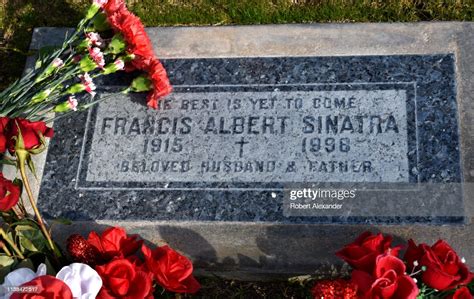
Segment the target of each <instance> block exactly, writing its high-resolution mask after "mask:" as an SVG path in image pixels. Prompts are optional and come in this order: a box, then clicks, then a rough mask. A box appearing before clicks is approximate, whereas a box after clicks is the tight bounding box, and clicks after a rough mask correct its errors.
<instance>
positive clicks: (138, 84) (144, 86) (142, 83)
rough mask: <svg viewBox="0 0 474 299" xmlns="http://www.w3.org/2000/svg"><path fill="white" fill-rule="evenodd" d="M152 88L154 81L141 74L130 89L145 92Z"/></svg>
mask: <svg viewBox="0 0 474 299" xmlns="http://www.w3.org/2000/svg"><path fill="white" fill-rule="evenodd" d="M151 88H152V83H151V81H150V79H148V78H146V77H144V76H139V77H137V78H135V79H134V80H133V82H132V84H131V85H130V89H131V91H133V92H144V91H149V90H151Z"/></svg>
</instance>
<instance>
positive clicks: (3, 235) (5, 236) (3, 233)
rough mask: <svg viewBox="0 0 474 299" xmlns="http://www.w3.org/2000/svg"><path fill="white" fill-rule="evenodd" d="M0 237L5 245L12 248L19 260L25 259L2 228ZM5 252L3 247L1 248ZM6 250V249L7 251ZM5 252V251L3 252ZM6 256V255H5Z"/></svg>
mask: <svg viewBox="0 0 474 299" xmlns="http://www.w3.org/2000/svg"><path fill="white" fill-rule="evenodd" d="M0 235H1V236H2V238H3V239H4V240H5V241H7V243H8V244H9V245H10V246H11V247H12V248H13V251H15V253H16V255H18V257H19V258H21V259H22V260H24V259H25V256H24V255H23V254H22V253H21V251H20V250H19V249H18V247H16V245H15V243H14V242H13V240H12V239H10V237H9V236H8V235H7V233H6V232H5V231H4V230H3V228H0ZM3 249H4V250H5V247H4V248H3ZM7 250H8V249H7ZM5 252H6V251H5ZM7 254H8V253H7Z"/></svg>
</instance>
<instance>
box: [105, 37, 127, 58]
mask: <svg viewBox="0 0 474 299" xmlns="http://www.w3.org/2000/svg"><path fill="white" fill-rule="evenodd" d="M125 46H126V44H125V41H124V39H123V37H122V35H120V34H116V35H114V37H113V38H112V40H111V41H110V43H109V46H108V47H107V51H106V52H107V53H112V54H120V53H122V52H123V51H124V50H125Z"/></svg>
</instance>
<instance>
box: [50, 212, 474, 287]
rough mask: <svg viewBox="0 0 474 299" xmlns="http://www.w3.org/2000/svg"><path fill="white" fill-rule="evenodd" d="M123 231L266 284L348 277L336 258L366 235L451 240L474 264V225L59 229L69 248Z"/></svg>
mask: <svg viewBox="0 0 474 299" xmlns="http://www.w3.org/2000/svg"><path fill="white" fill-rule="evenodd" d="M113 225H120V226H122V227H124V228H126V229H127V231H128V232H130V233H138V234H140V235H141V236H142V237H143V239H144V240H146V242H149V243H152V244H160V245H162V244H164V243H167V244H169V245H170V246H172V247H173V248H175V249H177V250H179V251H181V252H184V253H185V254H186V255H187V256H189V257H190V258H191V259H192V260H193V262H194V265H195V267H196V268H197V269H198V270H199V272H198V273H199V274H202V275H218V276H221V277H224V278H232V279H241V280H267V279H277V278H287V277H291V276H297V275H303V274H316V275H318V276H321V277H328V276H329V277H331V276H335V275H337V274H339V273H342V274H344V273H347V267H343V265H342V264H343V263H342V262H341V260H340V259H338V258H337V257H336V256H335V255H334V253H335V252H336V251H337V250H338V249H340V248H342V246H344V245H345V244H347V243H348V242H350V241H352V240H353V239H355V238H356V237H357V236H358V235H359V234H360V233H362V232H364V231H365V230H371V231H373V232H382V233H385V234H391V235H393V236H394V243H398V244H400V243H403V242H405V241H406V240H408V239H410V238H413V239H414V240H416V241H417V242H426V243H428V244H431V243H434V242H435V241H437V240H438V239H440V238H441V239H445V240H447V241H448V242H449V243H450V244H451V245H452V246H453V247H454V248H455V249H456V250H457V251H458V253H459V255H460V256H462V257H464V258H465V259H466V260H467V262H468V263H471V264H474V251H473V250H472V248H473V244H474V234H473V233H472V232H473V231H474V226H473V225H459V226H429V225H416V226H410V227H408V226H377V227H374V226H364V225H360V226H353V225H298V224H293V225H282V224H276V223H248V222H237V223H236V222H224V223H223V222H220V223H213V222H179V223H177V222H173V221H166V222H108V221H97V222H75V223H74V224H73V225H70V226H57V227H55V236H56V238H57V239H56V240H58V241H59V242H60V243H62V244H64V242H65V240H66V239H67V237H68V236H69V235H70V234H72V233H77V232H81V233H84V234H85V233H87V232H88V231H91V230H103V229H105V228H106V227H109V226H113Z"/></svg>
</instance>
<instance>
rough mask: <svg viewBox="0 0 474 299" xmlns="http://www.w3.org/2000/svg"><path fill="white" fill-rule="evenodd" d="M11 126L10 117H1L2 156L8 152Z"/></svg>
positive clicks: (0, 150) (0, 141) (0, 151)
mask: <svg viewBox="0 0 474 299" xmlns="http://www.w3.org/2000/svg"><path fill="white" fill-rule="evenodd" d="M9 124H10V119H9V118H8V117H0V154H3V153H4V152H5V151H6V150H7V143H8V137H7V135H8V127H9Z"/></svg>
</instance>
